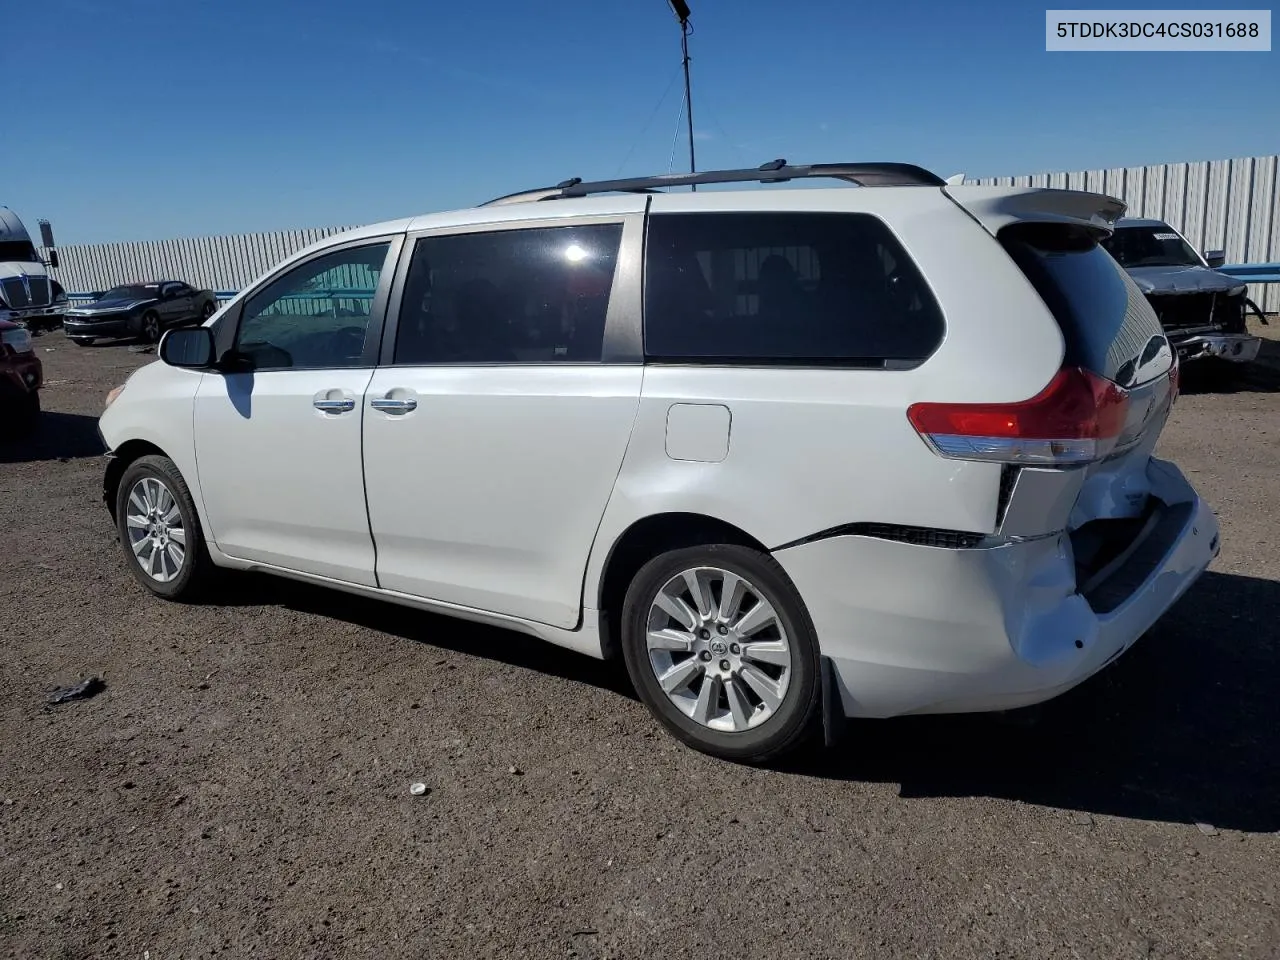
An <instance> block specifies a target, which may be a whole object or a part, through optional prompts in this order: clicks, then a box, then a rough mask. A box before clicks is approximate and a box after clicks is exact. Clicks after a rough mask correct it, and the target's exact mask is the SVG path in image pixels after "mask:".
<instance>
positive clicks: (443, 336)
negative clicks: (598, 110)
mask: <svg viewBox="0 0 1280 960" xmlns="http://www.w3.org/2000/svg"><path fill="white" fill-rule="evenodd" d="M641 226H642V224H641V222H640V219H639V217H636V218H634V224H630V223H629V224H628V227H627V228H628V229H629V230H630V229H632V228H633V227H634V235H635V237H636V240H635V250H636V252H637V254H638V250H639V235H640V230H641ZM622 232H623V224H622V223H621V222H620V221H615V222H598V223H590V224H576V225H573V226H554V227H548V226H531V227H522V228H520V229H502V230H493V231H488V232H473V233H466V234H458V235H452V236H425V237H422V238H420V239H418V240H417V241H416V244H415V246H414V248H413V255H412V259H411V260H409V262H408V266H407V276H406V278H405V281H404V283H403V295H402V297H401V298H400V300H401V308H400V311H399V314H398V325H397V330H396V332H395V338H394V339H395V342H394V345H393V347H392V346H389V347H388V349H389V350H391V351H392V353H391V354H390V355H388V354H384V358H383V359H384V363H385V364H386V365H384V366H382V367H380V368H379V369H378V370H377V371H376V372H375V373H374V376H373V380H372V382H371V383H370V385H369V390H368V393H367V399H366V407H365V438H364V454H365V471H366V488H367V490H368V500H369V522H370V527H371V529H372V531H373V536H374V540H375V541H376V543H377V547H378V564H377V569H378V582H379V584H380V585H381V586H382V587H384V588H386V589H390V590H395V591H399V592H402V593H407V594H412V595H414V596H419V597H425V598H429V599H433V600H438V601H443V602H446V603H450V604H455V605H458V606H463V607H469V608H473V609H480V610H485V611H489V612H494V613H500V614H505V615H508V616H514V617H520V618H522V619H528V620H533V621H538V622H541V623H547V624H551V625H554V626H558V627H564V628H572V627H574V626H576V625H577V622H578V619H579V611H580V607H581V596H582V581H583V576H584V573H585V570H586V564H587V557H588V554H589V553H590V551H591V545H592V542H593V540H594V538H595V532H596V528H597V527H598V526H599V523H600V518H601V517H602V516H603V514H604V509H605V505H606V504H607V503H608V500H609V496H610V494H611V492H612V490H613V482H614V479H615V478H616V477H617V475H618V470H619V468H620V467H621V464H622V457H623V454H624V453H625V451H626V447H627V442H628V439H629V437H630V435H631V424H632V422H633V421H634V419H635V412H636V406H637V404H638V402H639V394H640V382H641V377H642V371H643V368H642V366H641V365H640V364H639V363H610V362H602V361H603V360H606V359H608V357H607V354H606V351H605V348H604V346H603V343H604V341H605V340H606V336H605V326H606V322H605V321H606V314H607V313H608V312H609V308H610V291H611V288H612V287H613V286H614V273H615V266H616V264H617V262H618V261H619V242H620V238H621V236H622ZM407 252H408V251H406V253H407Z"/></svg>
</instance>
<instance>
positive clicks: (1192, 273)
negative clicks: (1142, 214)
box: [1102, 218, 1267, 362]
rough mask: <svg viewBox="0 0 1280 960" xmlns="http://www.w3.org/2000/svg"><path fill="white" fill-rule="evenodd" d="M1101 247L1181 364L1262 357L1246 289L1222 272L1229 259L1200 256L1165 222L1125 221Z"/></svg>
mask: <svg viewBox="0 0 1280 960" xmlns="http://www.w3.org/2000/svg"><path fill="white" fill-rule="evenodd" d="M1102 246H1103V247H1105V248H1106V249H1107V251H1108V252H1109V253H1110V254H1111V255H1112V256H1113V257H1114V258H1115V259H1116V260H1117V261H1118V262H1119V264H1120V265H1121V266H1122V267H1124V268H1125V270H1126V271H1128V273H1129V276H1131V277H1132V278H1133V280H1134V282H1135V283H1136V284H1137V285H1138V289H1140V290H1141V291H1142V292H1143V293H1144V294H1145V295H1146V298H1147V300H1148V301H1150V303H1151V306H1152V307H1153V308H1154V309H1155V311H1156V315H1157V316H1158V317H1159V318H1160V323H1161V325H1162V326H1163V327H1164V330H1165V334H1166V336H1167V337H1168V338H1169V342H1170V343H1171V344H1172V345H1173V346H1174V347H1175V348H1176V349H1177V351H1178V359H1179V360H1183V361H1186V360H1198V359H1200V358H1201V357H1219V358H1221V359H1224V360H1234V361H1237V362H1245V361H1249V360H1252V359H1254V358H1255V357H1256V356H1257V355H1258V349H1259V347H1260V346H1261V341H1260V340H1259V339H1258V338H1257V337H1254V336H1250V335H1249V333H1248V330H1247V327H1246V324H1245V316H1246V313H1247V311H1248V310H1250V309H1252V310H1253V311H1254V313H1256V314H1257V315H1258V316H1259V317H1261V318H1262V322H1263V323H1266V322H1267V320H1266V317H1265V316H1263V314H1262V311H1261V310H1259V309H1258V306H1257V304H1255V303H1253V301H1251V300H1249V299H1248V297H1247V296H1246V295H1245V294H1246V291H1247V289H1248V288H1247V287H1246V285H1245V284H1244V283H1243V282H1242V281H1241V280H1238V279H1237V278H1235V277H1231V276H1228V275H1227V274H1225V273H1219V272H1218V271H1217V270H1216V269H1214V268H1215V267H1220V266H1222V264H1223V262H1224V258H1225V255H1224V254H1222V253H1210V254H1209V256H1208V258H1207V259H1206V258H1205V257H1202V256H1201V255H1200V254H1199V253H1198V252H1197V251H1196V249H1195V248H1194V247H1193V246H1191V244H1189V243H1188V242H1187V240H1186V238H1185V237H1183V236H1182V234H1180V233H1179V232H1178V231H1177V230H1175V229H1174V228H1173V227H1171V226H1169V224H1167V223H1165V222H1164V221H1163V220H1145V219H1135V218H1122V219H1120V220H1117V221H1116V225H1115V232H1114V233H1112V235H1111V236H1110V237H1109V238H1107V239H1106V240H1103V241H1102Z"/></svg>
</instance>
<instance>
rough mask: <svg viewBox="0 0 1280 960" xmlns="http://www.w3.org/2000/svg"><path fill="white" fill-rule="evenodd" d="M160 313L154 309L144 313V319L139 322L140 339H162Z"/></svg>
mask: <svg viewBox="0 0 1280 960" xmlns="http://www.w3.org/2000/svg"><path fill="white" fill-rule="evenodd" d="M160 331H161V326H160V314H158V313H156V312H155V311H154V310H148V311H147V312H146V313H144V314H143V315H142V321H141V322H140V323H139V324H138V339H139V340H141V341H142V342H143V343H155V342H156V341H157V340H159V339H160Z"/></svg>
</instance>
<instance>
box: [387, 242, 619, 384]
mask: <svg viewBox="0 0 1280 960" xmlns="http://www.w3.org/2000/svg"><path fill="white" fill-rule="evenodd" d="M621 240H622V224H620V223H603V224H582V225H579V226H571V227H545V228H542V227H529V228H526V229H520V230H498V231H493V232H482V233H465V234H458V235H456V236H438V237H423V238H422V239H421V240H419V241H418V242H417V243H416V244H415V245H414V249H413V260H412V262H411V263H410V265H409V275H408V277H407V279H406V280H405V292H404V300H403V303H402V305H401V307H400V324H399V330H398V332H397V334H396V348H395V360H394V362H395V363H397V364H435V363H459V364H468V363H471V364H490V363H553V362H562V363H575V362H576V363H599V362H600V359H601V355H602V347H603V343H604V327H605V316H606V314H607V313H608V309H609V295H610V291H611V290H612V288H613V275H614V269H615V267H616V265H617V260H618V246H619V244H620V243H621Z"/></svg>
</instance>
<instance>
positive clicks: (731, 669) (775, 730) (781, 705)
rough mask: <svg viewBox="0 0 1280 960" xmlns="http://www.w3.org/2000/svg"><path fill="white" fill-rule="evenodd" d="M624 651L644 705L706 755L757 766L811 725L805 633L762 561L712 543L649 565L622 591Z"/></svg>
mask: <svg viewBox="0 0 1280 960" xmlns="http://www.w3.org/2000/svg"><path fill="white" fill-rule="evenodd" d="M622 650H623V657H624V658H625V660H626V664H627V671H628V673H629V674H630V675H631V680H632V683H633V684H634V685H635V688H636V692H637V693H638V694H639V695H640V698H641V699H642V700H644V702H645V704H646V705H647V706H648V707H649V709H650V710H651V711H652V712H653V714H654V715H655V716H656V717H657V718H658V720H660V721H661V722H662V724H663V725H664V726H665V727H666V728H667V729H668V730H670V731H671V732H672V733H673V734H674V735H675V736H676V737H678V738H679V739H680V740H682V741H684V742H685V743H686V744H688V745H689V746H691V747H693V748H695V749H697V750H701V751H703V752H704V753H709V754H712V755H714V756H718V757H723V758H725V759H730V760H737V761H741V762H746V763H761V762H764V761H766V760H769V759H771V758H773V757H776V756H778V755H780V754H782V753H785V752H786V751H789V750H791V749H793V748H795V747H796V746H798V745H799V744H800V743H801V742H803V741H804V740H805V739H806V738H807V737H808V736H809V734H811V733H813V732H814V730H815V729H816V727H817V723H818V720H819V717H820V711H819V709H818V708H819V698H820V684H819V667H818V644H817V639H816V637H815V635H814V629H813V624H812V622H811V621H810V619H809V615H808V612H807V611H806V610H805V607H804V604H803V602H802V601H801V600H800V596H799V593H798V592H797V591H796V588H795V586H794V585H793V584H792V583H791V579H790V578H789V577H788V576H787V574H786V572H785V571H784V570H783V569H782V567H781V566H780V565H779V564H778V562H777V561H776V560H774V559H773V558H772V557H770V556H769V555H768V554H766V553H761V552H760V551H758V550H753V549H751V548H749V547H742V546H738V545H733V544H714V545H708V546H700V547H689V548H686V549H681V550H673V551H670V552H669V553H664V554H662V555H660V556H658V557H655V558H654V559H653V560H650V561H649V562H648V563H647V564H645V565H644V567H642V568H641V569H640V571H639V573H637V574H636V576H635V578H634V580H632V582H631V586H630V588H629V589H628V591H627V599H626V604H625V606H624V608H623V615H622Z"/></svg>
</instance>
